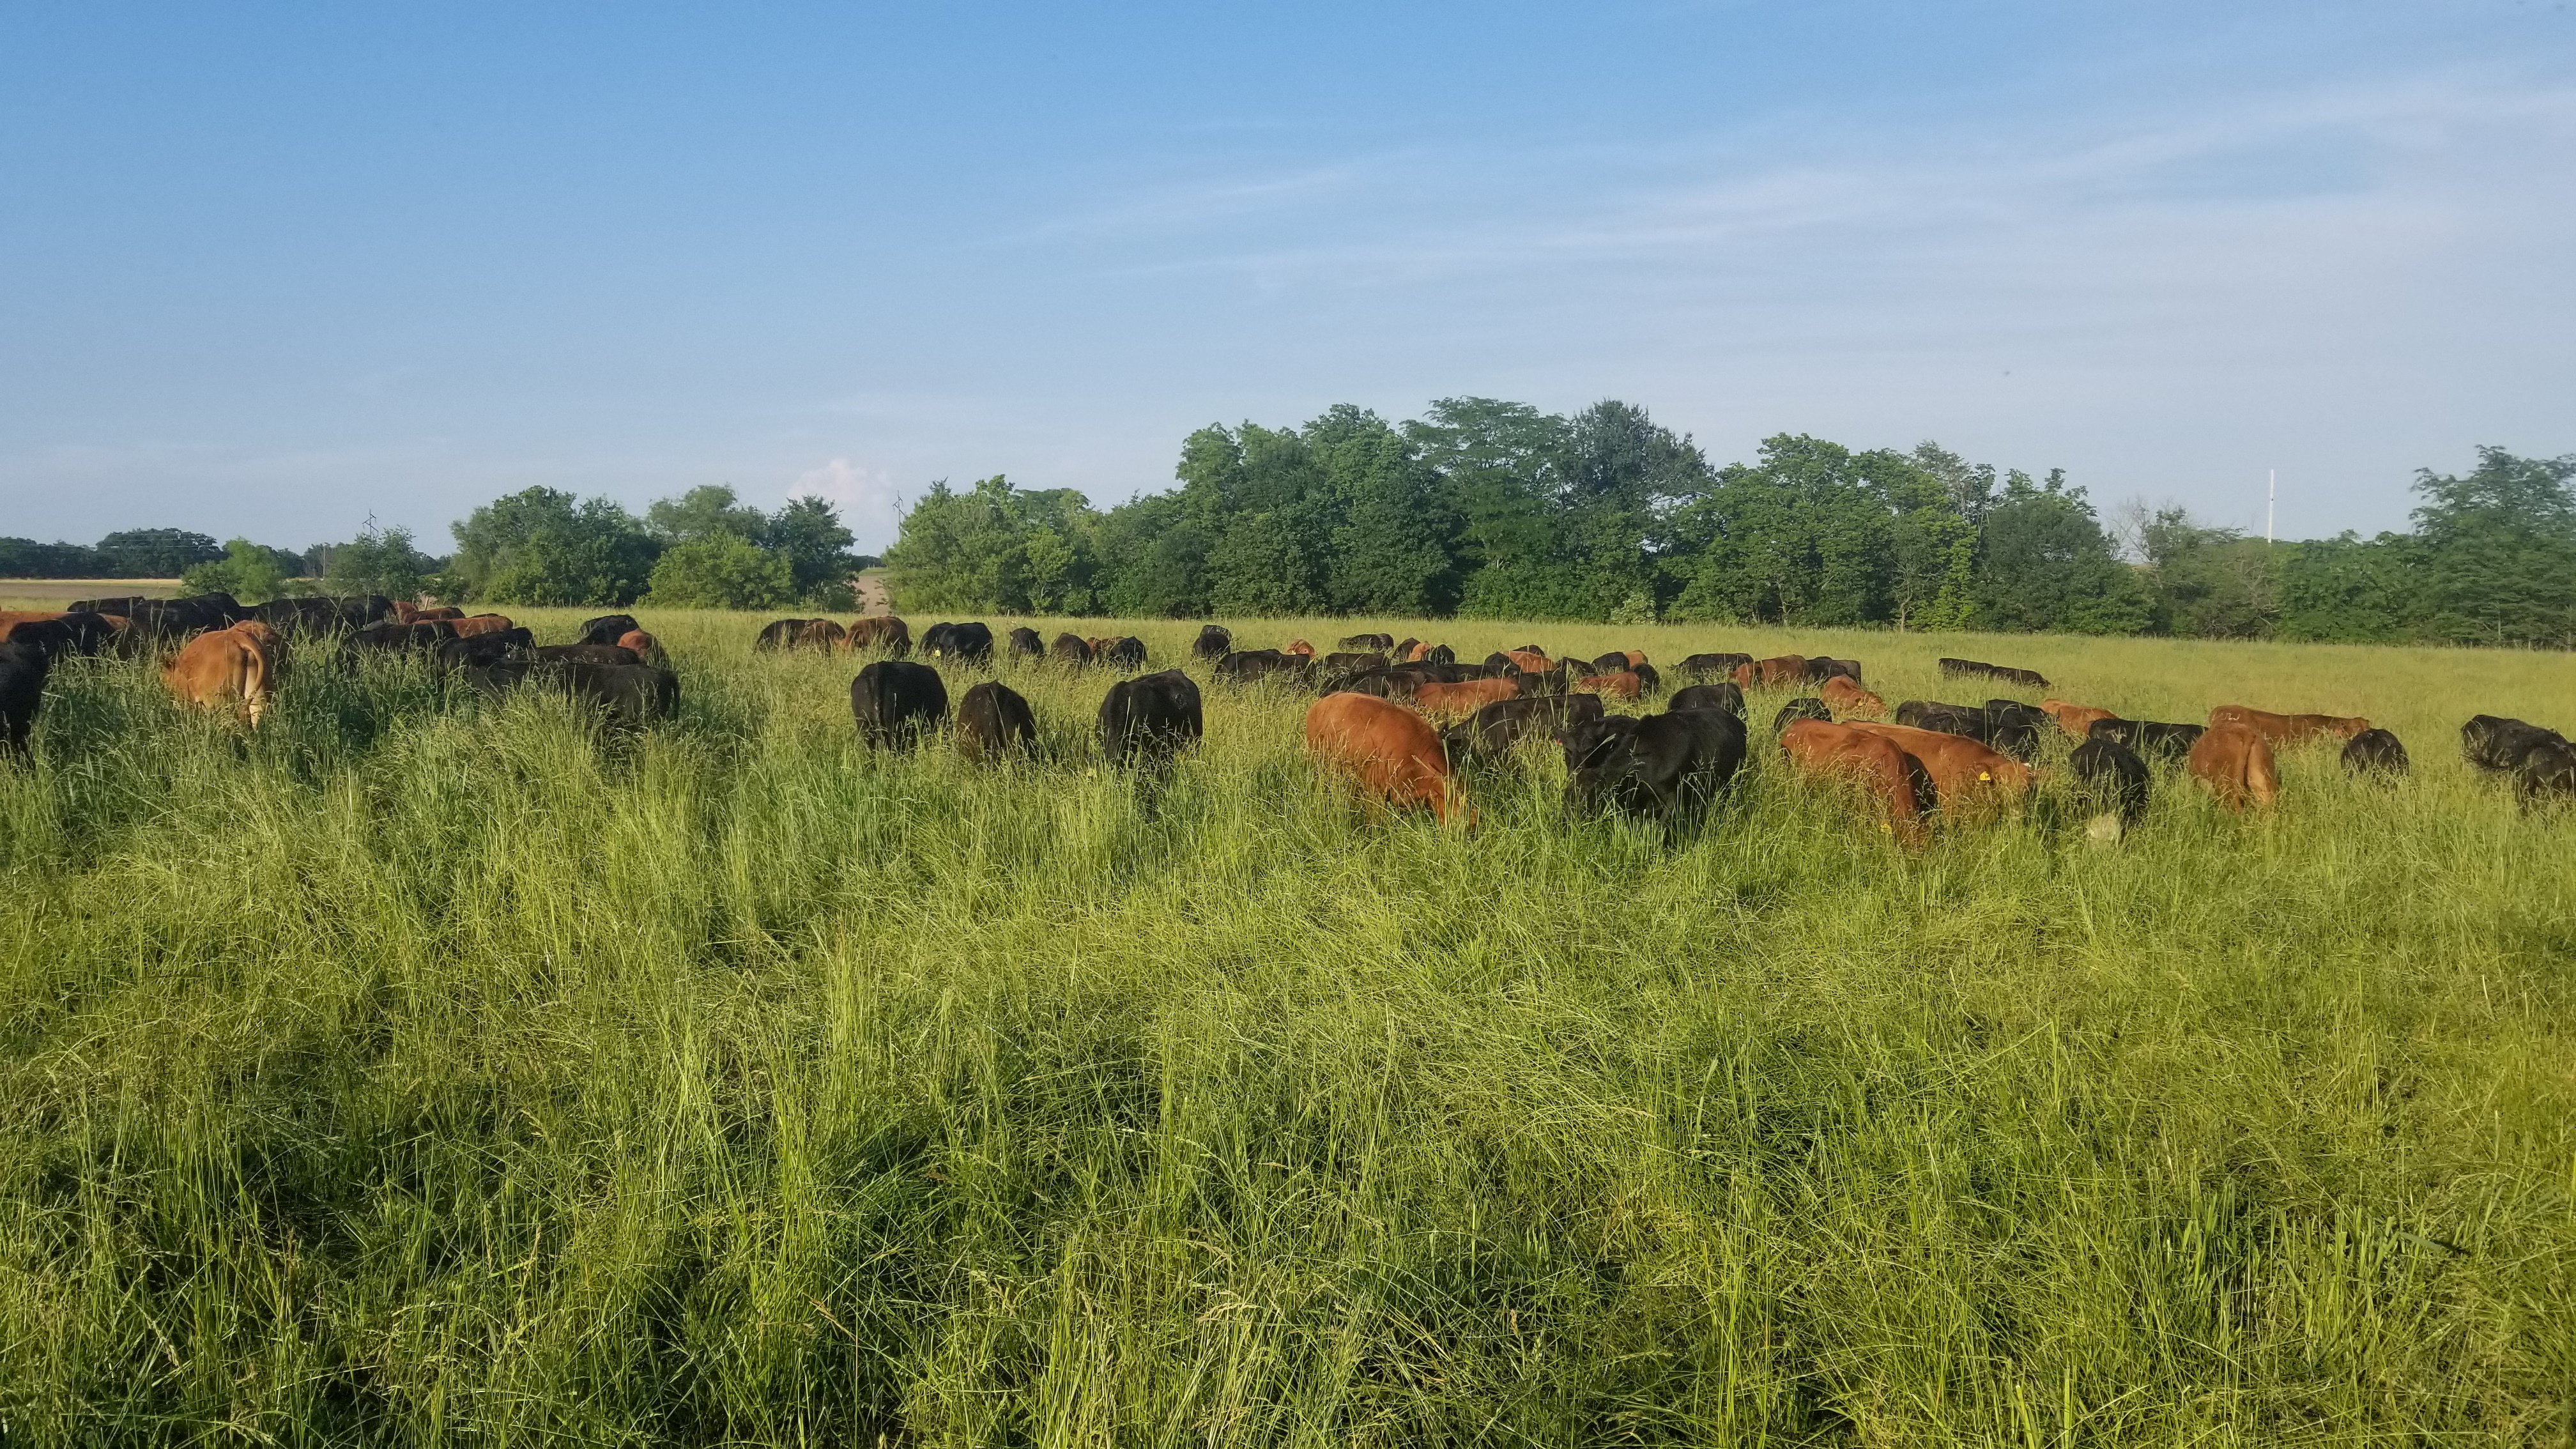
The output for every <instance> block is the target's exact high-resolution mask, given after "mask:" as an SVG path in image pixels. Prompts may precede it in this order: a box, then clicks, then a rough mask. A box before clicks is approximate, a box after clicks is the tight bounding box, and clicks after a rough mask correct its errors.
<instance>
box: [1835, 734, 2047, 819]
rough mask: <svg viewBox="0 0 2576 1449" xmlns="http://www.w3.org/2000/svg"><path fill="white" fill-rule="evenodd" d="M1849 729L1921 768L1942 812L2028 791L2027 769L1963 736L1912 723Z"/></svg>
mask: <svg viewBox="0 0 2576 1449" xmlns="http://www.w3.org/2000/svg"><path fill="white" fill-rule="evenodd" d="M1852 728H1853V729H1856V730H1863V731H1866V732H1868V733H1870V734H1874V735H1878V736H1880V737H1881V738H1884V739H1887V740H1890V741H1893V742H1894V743H1895V745H1896V747H1897V748H1898V749H1900V750H1903V751H1904V752H1905V753H1907V754H1908V755H1911V756H1913V757H1914V758H1915V759H1916V760H1918V761H1920V762H1921V763H1922V765H1923V773H1925V774H1926V775H1929V776H1931V777H1932V789H1933V791H1934V793H1935V795H1936V796H1937V797H1938V798H1939V801H1940V804H1941V809H1942V811H1943V813H1945V814H1951V813H1956V812H1957V811H1959V810H1962V809H1965V808H1966V807H1967V806H1968V805H1969V804H1970V803H1971V802H1973V801H1975V800H1977V799H1978V798H1980V797H1993V796H2003V797H2010V798H2018V797H2020V796H2024V795H2027V794H2029V793H2030V784H2031V771H2030V767H2029V766H2028V765H2025V764H2023V763H2022V762H2021V761H2019V760H2016V759H2014V758H2013V757H2012V756H2010V755H2007V754H2003V753H2000V752H1999V751H1995V750H1990V749H1988V748H1986V747H1985V746H1984V745H1981V744H1979V743H1977V742H1976V741H1975V740H1972V739H1969V738H1968V737H1966V736H1965V735H1951V734H1943V733H1942V732H1941V731H1939V730H1924V729H1916V728H1914V727H1913V726H1912V725H1894V724H1867V723H1862V724H1854V725H1853V726H1852Z"/></svg>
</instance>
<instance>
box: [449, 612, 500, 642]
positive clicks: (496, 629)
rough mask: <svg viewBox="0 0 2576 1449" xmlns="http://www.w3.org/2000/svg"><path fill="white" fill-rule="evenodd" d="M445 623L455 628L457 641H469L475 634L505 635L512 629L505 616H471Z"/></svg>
mask: <svg viewBox="0 0 2576 1449" xmlns="http://www.w3.org/2000/svg"><path fill="white" fill-rule="evenodd" d="M446 622H448V623H450V624H453V625H455V626H456V637H457V638H459V639H471V638H473V637H474V636H475V635H477V634H505V633H508V632H509V631H510V629H511V628H512V627H513V626H512V625H511V623H510V616H509V615H507V614H473V615H469V616H467V617H465V618H461V619H449V620H447V621H446Z"/></svg>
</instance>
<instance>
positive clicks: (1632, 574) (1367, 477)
mask: <svg viewBox="0 0 2576 1449" xmlns="http://www.w3.org/2000/svg"><path fill="white" fill-rule="evenodd" d="M1178 476H1179V479H1180V486H1179V487H1178V488H1176V489H1173V490H1171V491H1169V492H1163V493H1154V494H1148V495H1144V496H1141V497H1138V498H1136V499H1134V500H1132V501H1130V502H1127V503H1123V504H1120V505H1118V506H1117V507H1115V508H1111V509H1109V510H1107V511H1106V512H1102V511H1100V510H1097V509H1094V508H1093V507H1092V506H1091V505H1090V501H1089V500H1088V499H1086V498H1085V497H1084V496H1083V495H1081V494H1080V493H1077V492H1074V491H1072V490H1070V489H1023V488H1015V487H1012V486H1011V485H1010V483H1009V482H1008V481H1007V480H1005V479H1003V478H999V477H995V478H987V479H985V480H983V481H981V482H979V483H976V484H975V485H973V486H972V487H971V488H968V489H964V490H959V489H952V488H949V487H947V486H945V485H944V484H941V485H934V486H933V487H932V488H931V489H930V490H929V492H928V493H927V494H925V495H924V496H923V497H922V498H921V499H920V500H919V501H918V502H917V503H916V504H915V505H914V506H913V507H912V508H911V510H910V511H909V512H907V513H906V515H905V516H904V519H903V523H902V530H901V536H900V538H899V540H898V541H897V543H896V544H895V546H894V547H893V548H892V549H891V550H889V551H888V553H887V556H886V558H887V563H888V564H889V565H891V567H892V570H893V578H892V584H893V588H894V591H895V594H896V598H897V600H898V602H899V603H900V605H901V606H902V607H904V608H906V609H908V610H918V611H927V612H933V613H937V612H964V611H973V610H988V611H994V612H1003V613H1029V614H1053V613H1063V614H1108V615H1123V616H1164V617H1179V618H1188V617H1195V616H1200V615H1210V614H1217V615H1297V614H1318V613H1322V614H1369V615H1380V616H1392V617H1406V618H1417V617H1439V616H1443V615H1450V614H1462V615H1469V616H1475V617H1483V618H1526V619H1564V620H1602V621H1610V622H1643V621H1647V620H1654V619H1664V620H1674V621H1712V622H1737V621H1740V622H1748V623H1750V622H1759V623H1777V624H1801V625H1818V626H1823V625H1863V626H1866V625H1887V626H1894V627H1902V628H1911V629H1986V630H2003V631H2037V630H2051V631H2061V632H2068V633H2080V634H2139V633H2165V634H2181V635H2194V636H2201V637H2212V638H2262V637H2277V638H2285V639H2339V640H2392V641H2394V640H2422V641H2433V642H2444V643H2461V644H2522V645H2544V646H2551V647H2567V646H2568V645H2570V644H2571V643H2576V490H2571V486H2570V485H2571V479H2576V457H2566V458H2556V459H2530V458H2518V457H2515V456H2513V455H2512V454H2510V453H2507V452H2505V451H2503V450H2502V449H2498V448H2484V449H2480V450H2479V456H2478V466H2477V467H2476V469H2475V470H2474V471H2472V472H2470V473H2469V474H2467V475H2466V476H2462V477H2450V476H2444V475H2440V474H2435V473H2431V472H2425V473H2422V474H2420V475H2419V476H2418V479H2417V482H2416V485H2415V486H2416V492H2417V494H2418V496H2419V498H2420V500H2421V506H2420V507H2419V508H2418V509H2417V510H2416V511H2415V515H2414V524H2415V527H2414V530H2413V531H2412V532H2409V533H2402V534H2399V533H2383V534H2381V535H2379V536H2378V537H2377V538H2372V539H2364V538H2360V537H2358V536H2357V535H2354V534H2351V533H2346V534H2343V535H2341V536H2339V537H2336V538H2332V539H2324V540H2316V541H2309V542H2299V543H2269V544H2267V543H2266V542H2265V541H2264V540H2262V539H2259V538H2247V537H2245V536H2244V535H2243V534H2242V533H2241V532H2240V531H2238V530H2235V529H2229V528H2220V527H2213V526H2209V525H2207V524H2203V523H2200V522H2198V521H2196V520H2194V519H2192V518H2191V517H2190V516H2188V515H2187V514H2186V513H2184V512H2183V511H2182V510H2180V509H2164V510H2148V509H2145V508H2142V507H2135V506H2133V507H2131V508H2129V509H2127V510H2124V516H2122V517H2119V518H2115V519H2113V520H2111V521H2110V524H2109V526H2106V523H2105V520H2104V519H2102V518H2101V517H2100V516H2099V515H2098V514H2097V512H2096V511H2095V509H2094V507H2093V504H2092V503H2091V501H2090V500H2089V499H2088V498H2087V497H2086V496H2085V492H2084V490H2083V489H2081V488H2078V487H2073V486H2070V485H2069V484H2068V483H2067V481H2066V479H2065V478H2064V476H2063V475H2062V473H2060V472H2057V471H2051V472H2050V473H2048V474H2047V475H2046V476H2045V477H2039V478H2034V477H2032V476H2031V475H2029V474H2027V473H2024V472H2021V471H2018V470H2015V471H2009V472H2004V473H2001V474H2000V475H1998V472H1997V470H1996V469H1995V468H1994V467H1992V466H1990V465H1984V464H1971V463H1969V462H1967V461H1966V460H1965V459H1962V458H1961V457H1959V456H1958V455H1957V454H1955V453H1952V452H1950V451H1948V450H1946V449H1943V448H1941V447H1939V446H1937V445H1935V444H1932V443H1924V444H1922V445H1920V446H1918V447H1915V448H1913V449H1912V450H1910V451H1905V452H1898V451H1893V450H1888V449H1874V450H1868V451H1861V450H1855V449H1852V448H1848V447H1845V446H1843V445H1841V444H1837V443H1831V442H1826V441H1824V440H1822V439H1819V438H1811V437H1804V436H1797V437H1792V436H1787V435H1783V436H1779V437H1775V438H1772V439H1770V440H1769V441H1768V442H1765V443H1764V444H1763V445H1762V448H1761V451H1760V454H1759V456H1758V458H1757V459H1756V461H1754V462H1751V463H1735V464H1730V465H1728V466H1726V467H1722V468H1721V467H1713V466H1711V465H1710V463H1709V462H1708V460H1707V458H1706V457H1705V456H1704V455H1703V454H1702V453H1701V452H1700V450H1699V449H1698V448H1697V447H1696V446H1695V445H1694V444H1693V443H1692V442H1691V440H1690V439H1689V438H1688V437H1686V436H1681V435H1677V434H1675V433H1673V432H1672V431H1671V430H1670V429H1667V428H1664V427H1661V426H1659V425H1657V424H1656V423H1655V422H1653V421H1652V420H1651V419H1650V418H1648V417H1647V415H1646V413H1645V411H1644V410H1643V409H1640V408H1637V407H1633V406H1630V405H1628V404H1626V403H1620V402H1603V403H1600V404H1597V405H1595V406H1593V407H1591V408H1589V409H1586V410H1585V411H1584V412H1582V413H1580V414H1577V415H1575V416H1573V417H1563V416H1558V415H1554V414H1549V413H1544V412H1541V411H1539V410H1538V409H1536V408H1532V407H1528V406H1524V405H1521V404H1516V403H1507V402H1497V401H1493V400H1489V399H1482V398H1468V399H1454V400H1449V401H1444V402H1440V403H1437V404H1435V405H1433V407H1432V408H1431V410H1430V414H1429V416H1427V417H1425V418H1421V419H1417V420H1414V421H1411V422H1406V423H1402V424H1393V423H1389V422H1387V421H1385V420H1384V419H1382V418H1380V417H1378V416H1377V415H1376V414H1374V413H1371V412H1367V411H1364V410H1362V409H1359V408H1356V407H1349V406H1343V407H1336V408H1334V409H1332V410H1331V411H1329V412H1326V413H1325V414H1324V415H1323V416H1321V417H1319V418H1316V419H1315V420H1314V421H1312V422H1310V423H1307V424H1306V425H1305V426H1303V427H1292V428H1276V429H1274V428H1266V427H1262V426H1259V425H1257V424H1252V423H1246V424H1244V425H1243V426H1242V427H1240V428H1234V429H1228V428H1223V427H1209V428H1203V429H1201V430H1199V431H1198V432H1195V433H1193V434H1191V435H1190V436H1189V438H1188V439H1187V440H1185V441H1184V442H1183V443H1182V445H1181V459H1180V467H1179V471H1178Z"/></svg>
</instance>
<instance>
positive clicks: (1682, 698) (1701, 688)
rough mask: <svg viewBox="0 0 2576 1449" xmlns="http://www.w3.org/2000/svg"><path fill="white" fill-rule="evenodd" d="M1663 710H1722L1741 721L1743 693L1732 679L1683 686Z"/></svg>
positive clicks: (1667, 701) (1676, 691)
mask: <svg viewBox="0 0 2576 1449" xmlns="http://www.w3.org/2000/svg"><path fill="white" fill-rule="evenodd" d="M1586 697H1587V698H1588V697H1589V696H1586ZM1664 708H1665V709H1668V710H1674V709H1715V710H1724V711H1725V712H1726V713H1728V714H1731V715H1733V716H1735V717H1736V718H1737V719H1742V718H1744V691H1743V690H1741V689H1738V688H1737V687H1736V685H1735V681H1734V680H1732V679H1729V680H1723V681H1721V682H1719V683H1716V684H1690V685H1684V686H1683V687H1681V688H1680V689H1676V690H1674V691H1673V697H1672V698H1671V699H1668V700H1666V701H1664ZM1783 728H1786V726H1783Z"/></svg>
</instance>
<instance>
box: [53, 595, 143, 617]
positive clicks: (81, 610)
mask: <svg viewBox="0 0 2576 1449" xmlns="http://www.w3.org/2000/svg"><path fill="white" fill-rule="evenodd" d="M157 602H159V601H158V600H153V599H147V598H145V597H144V596H143V595H141V594H120V595H118V596H117V597H115V598H112V599H74V600H73V601H72V606H71V609H70V612H72V613H75V614H114V615H115V616H116V617H118V618H120V619H131V618H133V617H134V606H135V605H137V604H143V603H157Z"/></svg>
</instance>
